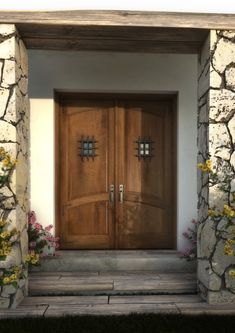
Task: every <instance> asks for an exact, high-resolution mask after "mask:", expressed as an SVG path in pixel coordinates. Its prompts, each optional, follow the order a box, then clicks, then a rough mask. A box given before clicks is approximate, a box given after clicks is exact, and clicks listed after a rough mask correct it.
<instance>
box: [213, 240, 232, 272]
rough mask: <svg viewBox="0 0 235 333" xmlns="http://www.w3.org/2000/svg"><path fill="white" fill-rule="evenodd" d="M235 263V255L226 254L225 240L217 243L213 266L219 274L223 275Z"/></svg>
mask: <svg viewBox="0 0 235 333" xmlns="http://www.w3.org/2000/svg"><path fill="white" fill-rule="evenodd" d="M234 263H235V257H233V256H226V255H225V254H224V241H223V240H220V241H219V242H218V243H217V246H216V250H215V253H214V255H213V257H212V268H213V270H214V271H215V272H216V273H217V274H218V275H222V274H223V273H224V272H225V270H226V269H227V268H228V267H229V266H231V265H233V264H234Z"/></svg>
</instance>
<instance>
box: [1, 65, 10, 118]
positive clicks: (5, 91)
mask: <svg viewBox="0 0 235 333" xmlns="http://www.w3.org/2000/svg"><path fill="white" fill-rule="evenodd" d="M0 64H1V63H0ZM9 94H10V91H9V90H8V89H5V88H4V89H3V88H0V118H2V117H3V116H4V114H5V112H6V106H7V102H8V98H9Z"/></svg>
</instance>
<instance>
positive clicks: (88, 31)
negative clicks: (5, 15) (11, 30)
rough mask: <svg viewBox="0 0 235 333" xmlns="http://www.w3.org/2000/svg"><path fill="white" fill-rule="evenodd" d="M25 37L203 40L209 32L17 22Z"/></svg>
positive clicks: (21, 33)
mask: <svg viewBox="0 0 235 333" xmlns="http://www.w3.org/2000/svg"><path fill="white" fill-rule="evenodd" d="M17 28H18V30H19V32H20V35H21V36H22V37H23V38H57V39H74V38H79V39H92V38H93V39H101V40H104V39H119V40H145V41H167V40H168V41H176V42H188V41H191V42H202V41H203V40H204V39H205V38H206V35H207V33H208V31H207V30H204V29H182V28H150V27H118V26H115V27H113V26H110V27H107V26H106V27H100V26H96V27H94V26H86V27H84V26H70V25H48V24H46V25H38V24H33V25H32V24H17Z"/></svg>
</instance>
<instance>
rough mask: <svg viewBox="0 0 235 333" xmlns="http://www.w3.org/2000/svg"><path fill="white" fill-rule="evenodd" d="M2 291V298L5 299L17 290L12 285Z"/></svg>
mask: <svg viewBox="0 0 235 333" xmlns="http://www.w3.org/2000/svg"><path fill="white" fill-rule="evenodd" d="M2 289H3V291H2V296H5V297H6V296H9V295H12V294H15V293H16V290H17V288H16V287H14V286H13V285H6V286H4V287H3V288H2Z"/></svg>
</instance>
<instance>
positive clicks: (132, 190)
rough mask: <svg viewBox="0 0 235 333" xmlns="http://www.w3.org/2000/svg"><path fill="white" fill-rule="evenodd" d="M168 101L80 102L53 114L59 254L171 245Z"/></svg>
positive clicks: (171, 123) (65, 104) (172, 203)
mask: <svg viewBox="0 0 235 333" xmlns="http://www.w3.org/2000/svg"><path fill="white" fill-rule="evenodd" d="M173 111H174V107H173V102H172V100H171V99H168V98H166V97H162V98H155V99H154V98H153V97H152V98H151V99H150V98H147V97H146V96H143V97H142V98H140V97H139V96H138V98H134V97H129V98H125V97H124V96H123V97H122V96H119V98H117V97H115V96H114V97H109V96H101V97H94V96H85V97H82V96H78V97H77V98H73V99H62V100H61V101H60V104H59V108H58V120H57V121H58V123H57V127H58V143H59V150H58V151H59V154H58V158H57V167H58V170H59V171H58V177H57V191H58V193H57V198H58V200H57V206H58V207H57V208H58V209H57V221H58V223H57V230H58V232H57V234H58V236H60V239H61V248H62V249H172V248H174V246H175V203H176V202H175V200H176V198H175V146H176V145H175V134H174V133H175V125H174V112H173Z"/></svg>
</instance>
